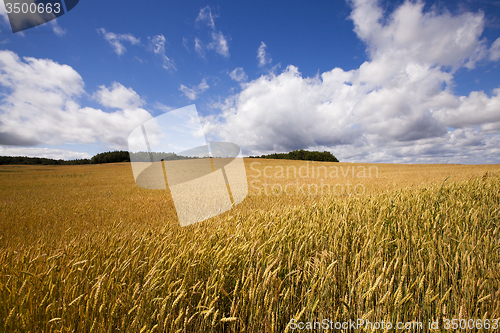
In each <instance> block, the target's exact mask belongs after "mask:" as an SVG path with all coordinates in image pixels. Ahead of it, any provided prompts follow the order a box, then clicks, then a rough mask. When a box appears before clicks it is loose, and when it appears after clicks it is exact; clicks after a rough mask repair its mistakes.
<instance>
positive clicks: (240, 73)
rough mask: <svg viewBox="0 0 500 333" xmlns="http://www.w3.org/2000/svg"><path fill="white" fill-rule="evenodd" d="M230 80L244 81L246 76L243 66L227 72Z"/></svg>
mask: <svg viewBox="0 0 500 333" xmlns="http://www.w3.org/2000/svg"><path fill="white" fill-rule="evenodd" d="M229 76H230V77H231V79H232V80H234V81H236V82H245V81H246V80H247V79H248V77H247V75H246V74H245V71H244V70H243V67H237V68H235V69H234V70H233V71H232V72H230V73H229Z"/></svg>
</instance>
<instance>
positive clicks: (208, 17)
mask: <svg viewBox="0 0 500 333" xmlns="http://www.w3.org/2000/svg"><path fill="white" fill-rule="evenodd" d="M216 17H217V16H216V15H213V14H212V9H211V8H210V6H206V7H204V8H202V9H200V12H199V13H198V17H197V18H196V22H202V23H205V24H206V25H207V26H208V27H210V28H212V29H215V22H214V18H216Z"/></svg>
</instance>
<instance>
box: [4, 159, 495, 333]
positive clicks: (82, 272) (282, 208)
mask: <svg viewBox="0 0 500 333" xmlns="http://www.w3.org/2000/svg"><path fill="white" fill-rule="evenodd" d="M245 165H246V170H247V176H248V180H249V195H248V197H247V198H246V199H245V200H244V201H243V202H242V203H241V204H239V205H237V206H236V207H235V208H234V209H232V210H230V211H228V212H225V213H223V214H221V215H219V216H216V217H214V218H211V219H209V220H206V221H204V222H200V223H197V224H194V225H191V226H188V227H184V228H181V227H180V226H179V224H178V222H177V220H176V213H175V209H174V205H173V202H172V198H171V196H170V193H169V192H168V190H167V191H165V190H147V189H142V188H139V187H137V186H136V185H135V183H134V179H133V176H132V171H131V167H130V164H129V163H118V164H103V165H83V166H0V332H293V331H303V330H300V329H297V324H296V323H303V324H304V323H307V322H319V323H323V320H330V321H332V322H337V321H338V322H345V321H348V320H352V321H356V320H363V321H365V322H367V321H370V322H381V321H384V322H391V323H394V324H395V323H397V322H422V323H423V324H424V328H423V329H424V330H426V331H427V325H428V323H429V322H436V323H437V324H438V325H439V329H438V330H436V331H445V330H444V325H445V324H446V321H447V320H451V319H453V318H455V319H458V320H470V319H473V320H474V321H475V323H477V322H478V321H481V322H482V323H485V322H486V321H487V320H489V321H491V322H493V320H497V319H498V318H500V177H499V175H500V166H499V165H391V164H350V163H320V162H315V163H312V162H305V161H283V160H264V159H245ZM301 167H302V169H301ZM332 167H336V168H337V169H335V168H332ZM370 168H371V169H370ZM301 171H302V173H300V172H301ZM294 172H295V173H294ZM313 172H314V174H313ZM306 173H307V176H305V175H306ZM287 185H288V187H287ZM348 186H350V188H348ZM321 189H323V190H324V191H323V192H321ZM326 189H328V192H327V191H326ZM332 189H333V190H332ZM498 329H500V328H498ZM342 330H343V331H346V332H347V331H354V329H353V328H352V327H348V328H344V329H342ZM392 330H394V329H392ZM417 330H418V329H415V328H413V329H410V330H407V331H417ZM306 331H330V329H326V328H317V327H316V329H312V330H306ZM331 331H333V330H331ZM355 331H356V332H358V331H359V332H365V331H366V332H370V331H381V332H382V331H384V330H383V329H382V330H379V329H375V328H373V327H369V326H362V327H359V328H356V330H355ZM385 331H391V329H386V330H385ZM394 331H395V330H394Z"/></svg>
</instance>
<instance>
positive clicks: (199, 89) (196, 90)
mask: <svg viewBox="0 0 500 333" xmlns="http://www.w3.org/2000/svg"><path fill="white" fill-rule="evenodd" d="M208 88H210V86H209V85H208V84H207V81H206V79H203V80H201V82H200V84H199V85H197V86H195V87H193V88H188V87H186V86H185V85H183V84H181V86H180V88H179V90H180V91H182V92H183V93H184V95H185V96H186V97H187V98H189V99H190V100H192V101H193V100H195V99H197V98H198V95H200V94H202V93H204V92H205V91H206V90H207V89H208Z"/></svg>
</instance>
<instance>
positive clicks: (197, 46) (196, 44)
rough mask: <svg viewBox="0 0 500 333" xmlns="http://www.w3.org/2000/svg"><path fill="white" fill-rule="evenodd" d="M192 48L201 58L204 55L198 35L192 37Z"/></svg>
mask: <svg viewBox="0 0 500 333" xmlns="http://www.w3.org/2000/svg"><path fill="white" fill-rule="evenodd" d="M194 49H195V51H196V53H198V55H199V56H200V57H201V58H204V57H205V52H204V51H203V46H202V45H201V41H200V39H199V38H198V37H195V39H194Z"/></svg>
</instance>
